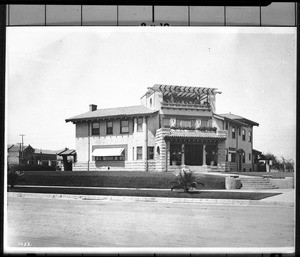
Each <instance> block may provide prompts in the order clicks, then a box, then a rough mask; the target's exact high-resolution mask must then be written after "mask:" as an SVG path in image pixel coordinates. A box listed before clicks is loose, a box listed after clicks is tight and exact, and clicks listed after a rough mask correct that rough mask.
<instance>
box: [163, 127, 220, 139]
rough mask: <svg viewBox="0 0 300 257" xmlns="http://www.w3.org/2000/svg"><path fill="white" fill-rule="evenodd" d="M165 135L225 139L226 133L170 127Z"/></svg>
mask: <svg viewBox="0 0 300 257" xmlns="http://www.w3.org/2000/svg"><path fill="white" fill-rule="evenodd" d="M166 137H173V138H176V137H177V138H178V137H181V138H212V139H226V135H224V134H218V133H217V132H212V131H207V132H206V131H200V130H181V129H170V132H169V134H167V135H166Z"/></svg>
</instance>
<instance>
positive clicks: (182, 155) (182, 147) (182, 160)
mask: <svg viewBox="0 0 300 257" xmlns="http://www.w3.org/2000/svg"><path fill="white" fill-rule="evenodd" d="M183 165H185V153H184V144H181V166H183Z"/></svg>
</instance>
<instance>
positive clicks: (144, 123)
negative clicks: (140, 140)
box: [143, 117, 148, 171]
mask: <svg viewBox="0 0 300 257" xmlns="http://www.w3.org/2000/svg"><path fill="white" fill-rule="evenodd" d="M143 132H144V144H143V161H145V171H148V163H147V150H148V126H147V118H146V117H143Z"/></svg>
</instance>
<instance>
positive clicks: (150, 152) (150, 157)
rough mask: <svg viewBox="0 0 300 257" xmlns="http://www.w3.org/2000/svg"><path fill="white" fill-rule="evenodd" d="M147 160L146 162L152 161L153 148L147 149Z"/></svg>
mask: <svg viewBox="0 0 300 257" xmlns="http://www.w3.org/2000/svg"><path fill="white" fill-rule="evenodd" d="M147 155H148V156H147V157H148V158H147V159H148V160H153V159H154V147H153V146H149V147H148V152H147Z"/></svg>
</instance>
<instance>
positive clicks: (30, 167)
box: [8, 164, 55, 171]
mask: <svg viewBox="0 0 300 257" xmlns="http://www.w3.org/2000/svg"><path fill="white" fill-rule="evenodd" d="M8 170H9V171H30V170H32V171H55V167H53V166H48V165H37V164H10V165H9V166H8Z"/></svg>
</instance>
